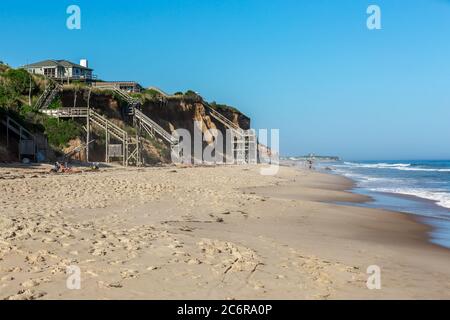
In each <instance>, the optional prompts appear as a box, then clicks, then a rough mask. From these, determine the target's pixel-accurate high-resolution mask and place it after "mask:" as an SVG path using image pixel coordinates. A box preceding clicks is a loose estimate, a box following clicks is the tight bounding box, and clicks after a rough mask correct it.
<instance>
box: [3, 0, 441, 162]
mask: <svg viewBox="0 0 450 320" xmlns="http://www.w3.org/2000/svg"><path fill="white" fill-rule="evenodd" d="M71 4H77V5H79V6H80V8H81V14H82V16H81V19H82V29H81V30H68V29H67V28H66V18H67V17H68V15H67V14H66V8H67V7H68V6H69V5H71ZM370 4H377V5H379V6H380V8H381V11H382V30H374V31H370V30H368V29H367V28H366V19H367V17H368V15H367V14H366V9H367V7H368V6H369V5H370ZM0 30H1V31H0V35H1V44H0V60H3V61H5V62H7V63H9V64H10V65H12V66H20V65H22V64H25V63H27V62H33V61H37V60H43V59H48V58H52V59H68V60H73V61H78V60H79V59H80V58H88V59H89V63H90V66H91V67H92V68H94V69H95V73H96V74H98V75H99V76H100V77H101V78H103V79H106V80H135V81H139V82H141V83H142V84H144V85H146V86H150V85H153V86H158V87H160V88H162V89H163V90H165V91H168V92H175V91H179V90H182V91H184V90H187V89H193V90H195V91H198V92H200V93H201V94H202V95H203V96H204V97H205V98H206V99H208V100H210V101H211V100H216V101H218V102H222V103H227V104H231V105H233V106H236V107H237V108H239V109H240V110H242V111H243V112H244V113H246V114H247V115H249V116H250V117H251V118H252V126H253V127H255V128H269V129H270V128H279V129H280V132H281V137H280V145H281V152H282V153H283V154H287V155H296V154H305V153H309V152H315V153H318V154H332V155H339V156H342V157H344V158H346V159H352V160H357V159H424V158H428V159H430V158H440V159H442V158H450V38H449V37H450V36H449V35H450V1H445V0H414V1H406V0H388V1H380V0H371V1H364V0H342V1H335V0H328V1H326V0H308V1H302V0H170V1H167V0H153V1H148V0H147V1H145V0H141V1H139V0H133V1H120V2H119V1H100V0H97V1H92V0H89V1H75V0H71V1H64V0H47V1H45V0H43V1H17V0H15V1H12V0H8V1H2V2H1V10H0Z"/></svg>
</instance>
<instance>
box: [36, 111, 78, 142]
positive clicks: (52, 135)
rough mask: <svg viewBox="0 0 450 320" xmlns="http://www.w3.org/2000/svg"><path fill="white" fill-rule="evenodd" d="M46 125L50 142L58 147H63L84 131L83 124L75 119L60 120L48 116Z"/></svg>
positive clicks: (46, 132)
mask: <svg viewBox="0 0 450 320" xmlns="http://www.w3.org/2000/svg"><path fill="white" fill-rule="evenodd" d="M44 127H45V134H46V135H47V137H48V142H49V143H50V144H51V145H53V146H57V147H63V146H64V145H66V144H67V143H68V142H69V141H70V140H71V139H73V138H76V137H77V136H79V135H81V133H82V128H81V126H80V125H79V124H78V123H76V122H75V121H73V120H68V121H58V119H55V118H47V119H46V120H45V121H44Z"/></svg>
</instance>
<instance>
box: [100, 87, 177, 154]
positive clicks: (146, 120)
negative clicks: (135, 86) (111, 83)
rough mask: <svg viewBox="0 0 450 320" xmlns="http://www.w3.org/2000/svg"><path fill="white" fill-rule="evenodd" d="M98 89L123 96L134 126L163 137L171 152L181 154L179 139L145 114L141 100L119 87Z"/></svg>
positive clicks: (152, 134)
mask: <svg viewBox="0 0 450 320" xmlns="http://www.w3.org/2000/svg"><path fill="white" fill-rule="evenodd" d="M96 88H97V89H104V90H112V91H113V92H115V93H116V94H118V95H119V96H120V97H122V98H123V99H124V100H125V101H126V102H127V104H128V109H127V115H129V116H133V124H134V127H135V128H136V129H137V130H138V132H139V133H140V132H145V133H147V134H149V135H150V136H152V137H154V138H161V139H162V140H164V141H165V142H166V143H168V144H169V146H170V148H171V152H172V153H174V152H175V154H176V155H179V141H178V139H176V138H175V137H174V136H173V135H172V134H170V133H169V132H167V131H166V130H165V129H164V128H163V127H161V126H160V125H159V124H157V123H156V122H155V121H153V120H152V119H151V118H150V117H149V116H147V115H146V114H144V113H143V112H142V111H141V110H140V109H141V102H140V100H139V99H135V98H133V97H132V96H130V95H129V94H128V93H127V92H125V91H123V90H120V89H119V88H118V87H102V86H97V87H96Z"/></svg>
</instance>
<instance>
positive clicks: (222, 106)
mask: <svg viewBox="0 0 450 320" xmlns="http://www.w3.org/2000/svg"><path fill="white" fill-rule="evenodd" d="M209 105H210V106H211V107H213V108H214V109H216V110H223V111H227V110H228V111H233V112H237V113H240V111H239V110H238V109H236V108H234V107H232V106H228V105H226V104H219V103H216V102H215V101H213V102H211V103H210V104H209Z"/></svg>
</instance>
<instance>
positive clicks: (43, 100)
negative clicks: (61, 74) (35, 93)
mask: <svg viewBox="0 0 450 320" xmlns="http://www.w3.org/2000/svg"><path fill="white" fill-rule="evenodd" d="M62 88H63V87H62V85H60V84H59V83H57V82H54V81H51V80H49V85H48V86H47V87H46V88H45V90H44V93H42V95H41V96H40V97H39V99H38V101H37V102H36V104H35V108H36V109H38V110H42V109H47V108H48V106H49V105H50V104H51V103H52V102H53V100H54V99H55V98H56V96H57V95H58V94H59V93H60V92H61V91H62Z"/></svg>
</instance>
